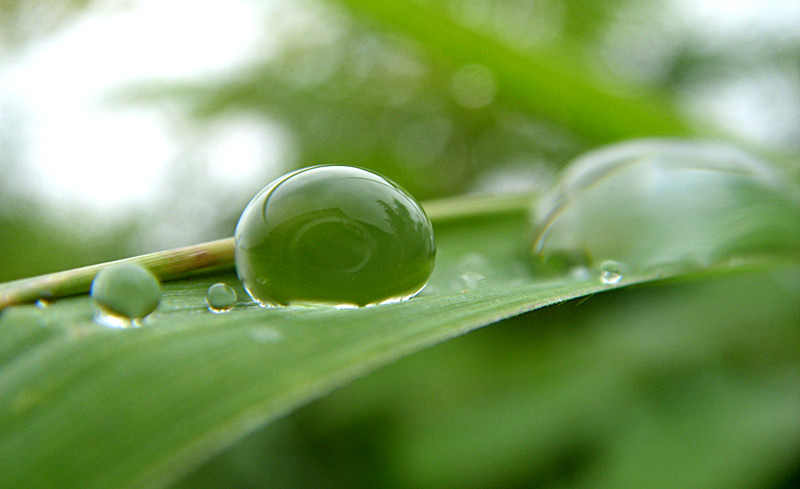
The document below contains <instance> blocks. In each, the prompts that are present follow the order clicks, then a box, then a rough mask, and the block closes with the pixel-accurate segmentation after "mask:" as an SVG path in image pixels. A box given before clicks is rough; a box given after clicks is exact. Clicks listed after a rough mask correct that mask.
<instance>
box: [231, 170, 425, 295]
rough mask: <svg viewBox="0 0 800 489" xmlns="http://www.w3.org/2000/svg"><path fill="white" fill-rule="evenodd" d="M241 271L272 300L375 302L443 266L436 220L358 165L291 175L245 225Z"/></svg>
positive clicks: (255, 204)
mask: <svg viewBox="0 0 800 489" xmlns="http://www.w3.org/2000/svg"><path fill="white" fill-rule="evenodd" d="M235 239H236V252H235V260H236V271H237V273H238V275H239V278H240V279H241V280H242V282H243V284H244V286H245V289H246V290H247V292H248V293H249V294H250V296H251V297H252V298H253V299H254V300H256V301H258V302H260V303H262V304H270V305H278V304H284V305H285V304H329V305H358V306H363V305H369V304H378V303H385V302H394V301H399V300H403V299H407V298H409V297H412V296H413V295H415V294H416V293H417V292H419V291H420V290H421V289H422V287H424V286H425V283H426V282H427V281H428V277H429V276H430V274H431V271H432V270H433V262H434V257H435V246H434V242H433V229H432V226H431V223H430V220H429V219H428V217H427V216H426V215H425V212H424V211H423V210H422V208H421V207H420V206H419V204H418V203H417V202H416V200H414V198H413V197H411V196H410V195H409V194H408V193H407V192H406V191H405V190H403V189H402V188H400V187H399V186H398V185H397V184H395V183H393V182H392V181H390V180H388V179H386V178H385V177H382V176H380V175H377V174H375V173H373V172H370V171H368V170H364V169H361V168H354V167H349V166H334V165H323V166H314V167H310V168H305V169H302V170H298V171H296V172H293V173H289V174H287V175H285V176H283V177H280V178H278V179H277V180H275V181H274V182H272V183H271V184H270V185H268V186H267V187H265V188H264V189H263V190H262V191H261V192H259V193H258V195H256V196H255V198H253V200H252V201H251V202H250V204H248V206H247V208H246V209H245V210H244V212H243V213H242V216H241V218H240V219H239V223H238V224H237V226H236V232H235Z"/></svg>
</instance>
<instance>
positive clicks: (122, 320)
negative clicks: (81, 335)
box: [90, 263, 161, 328]
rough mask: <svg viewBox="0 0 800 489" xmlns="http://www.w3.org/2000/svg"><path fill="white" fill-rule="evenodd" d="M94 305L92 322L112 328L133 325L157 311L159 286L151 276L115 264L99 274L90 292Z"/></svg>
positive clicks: (136, 267)
mask: <svg viewBox="0 0 800 489" xmlns="http://www.w3.org/2000/svg"><path fill="white" fill-rule="evenodd" d="M90 294H91V296H92V299H94V303H95V305H96V309H97V313H96V314H95V318H96V321H97V322H98V323H99V324H101V325H103V326H108V327H113V328H124V327H130V326H138V324H134V321H135V320H139V319H141V318H144V317H145V316H147V315H149V314H150V313H152V312H153V311H155V310H156V307H158V303H159V302H160V300H161V286H160V284H159V282H158V279H157V278H156V277H155V275H153V274H152V272H150V271H149V270H147V269H146V268H144V267H142V266H139V265H136V264H133V263H119V264H116V265H110V266H108V267H106V268H104V269H103V270H101V271H100V272H99V273H98V274H97V275H96V276H95V278H94V280H93V281H92V288H91V292H90Z"/></svg>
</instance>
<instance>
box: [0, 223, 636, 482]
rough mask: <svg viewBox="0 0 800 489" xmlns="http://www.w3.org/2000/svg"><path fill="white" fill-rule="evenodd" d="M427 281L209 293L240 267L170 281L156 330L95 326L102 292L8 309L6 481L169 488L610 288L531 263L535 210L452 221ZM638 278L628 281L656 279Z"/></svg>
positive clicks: (0, 372) (3, 426)
mask: <svg viewBox="0 0 800 489" xmlns="http://www.w3.org/2000/svg"><path fill="white" fill-rule="evenodd" d="M436 232H437V241H438V245H439V256H438V261H437V269H436V271H435V273H434V277H433V278H432V280H431V282H430V284H429V287H428V290H426V291H425V292H423V294H422V295H421V296H419V297H418V298H415V299H413V300H411V301H409V302H406V303H399V304H393V305H386V306H378V307H371V308H365V309H357V310H338V309H330V308H303V307H284V308H271V309H263V308H260V307H256V306H254V305H253V304H252V303H249V302H246V301H244V300H240V302H239V304H238V305H237V307H236V308H235V310H234V311H232V312H230V313H226V314H214V313H211V312H209V311H208V310H207V309H206V305H205V302H204V297H205V292H206V289H207V287H208V286H209V285H210V284H212V283H214V282H216V281H220V280H223V281H227V282H228V283H230V284H237V285H236V286H237V288H238V293H239V296H240V297H245V295H244V291H243V290H242V288H241V286H239V285H238V281H237V280H236V278H235V276H234V275H233V274H232V273H226V274H223V275H212V276H204V277H200V278H195V279H191V280H183V281H177V282H173V283H169V284H167V285H166V286H165V293H164V297H163V301H162V304H161V306H160V307H159V310H158V311H157V312H156V313H155V314H154V315H153V316H152V318H150V320H148V321H147V323H146V324H145V325H144V326H143V327H141V328H132V329H119V330H114V329H107V328H104V327H101V326H99V325H97V324H96V323H95V322H94V321H93V314H94V312H93V308H92V304H91V301H90V299H89V298H88V297H87V296H81V297H75V298H70V299H64V300H61V301H57V302H56V303H54V304H52V305H50V306H49V307H47V308H44V309H43V308H39V307H36V306H32V305H31V306H16V307H11V308H8V309H6V310H5V311H3V313H2V316H1V317H0V379H2V382H0V399H2V400H3V402H2V404H0V460H3V463H2V464H0V480H2V481H3V482H4V484H5V485H7V486H9V487H37V488H45V487H54V488H55V487H59V488H63V487H86V488H93V487H97V488H101V487H102V488H106V487H153V486H162V485H164V484H166V483H168V482H169V481H171V480H174V479H175V478H176V477H177V476H179V475H180V474H183V473H184V472H186V471H188V470H189V469H191V468H192V467H194V466H196V465H197V464H198V463H199V462H200V461H202V460H204V459H206V458H208V457H209V456H210V455H211V454H213V453H215V452H217V451H219V450H220V449H221V448H222V447H225V446H227V445H229V444H231V443H232V442H233V441H235V440H236V439H238V438H239V437H241V436H242V435H243V434H245V433H247V432H249V431H252V430H253V429H255V428H256V427H258V426H260V425H262V424H264V423H266V422H268V421H269V420H271V419H274V418H275V417H277V416H280V415H281V414H283V413H286V412H287V411H289V410H291V409H293V408H295V407H297V406H298V405H301V404H303V403H306V402H308V401H309V400H311V399H314V398H317V397H319V396H321V395H323V394H325V393H327V392H329V391H330V390H332V389H334V388H336V387H338V386H341V385H343V384H345V383H346V382H348V381H350V380H352V379H353V378H356V377H358V376H361V375H364V374H366V373H367V372H370V371H371V370H374V369H376V368H378V367H380V366H382V365H385V364H387V363H389V362H391V361H393V360H395V359H397V358H400V357H402V356H404V355H407V354H409V353H412V352H414V351H417V350H419V349H422V348H424V347H427V346H430V345H433V344H435V343H437V342H440V341H443V340H445V339H447V338H450V337H453V336H456V335H459V334H463V333H465V332H467V331H470V330H472V329H475V328H478V327H480V326H484V325H487V324H490V323H492V322H495V321H498V320H500V319H503V318H507V317H509V316H513V315H516V314H520V313H522V312H525V311H530V310H532V309H535V308H538V307H542V306H545V305H548V304H552V303H555V302H559V301H563V300H567V299H570V298H574V297H580V296H584V295H587V294H591V293H594V292H598V291H601V290H604V289H607V288H609V287H608V286H606V285H603V284H601V283H600V282H599V280H596V279H595V278H594V277H590V278H588V279H587V278H583V279H578V278H565V279H559V280H549V279H543V278H541V277H536V276H534V275H533V274H532V273H531V271H530V269H529V266H528V232H529V231H528V224H527V215H526V213H525V212H524V211H523V210H522V209H520V208H518V207H517V208H516V209H511V210H508V209H506V210H500V211H496V212H494V213H489V214H487V215H485V216H482V217H481V216H476V217H472V218H453V219H450V220H447V219H442V220H439V221H438V225H437V227H436ZM643 279H644V277H630V278H628V279H626V280H625V283H627V284H630V283H634V282H637V281H641V280H643Z"/></svg>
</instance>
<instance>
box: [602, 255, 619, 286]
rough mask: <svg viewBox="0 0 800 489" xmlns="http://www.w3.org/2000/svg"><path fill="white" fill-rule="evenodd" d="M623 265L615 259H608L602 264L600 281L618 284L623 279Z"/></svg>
mask: <svg viewBox="0 0 800 489" xmlns="http://www.w3.org/2000/svg"><path fill="white" fill-rule="evenodd" d="M622 269H623V267H622V265H621V264H620V263H618V262H615V261H614V260H606V261H604V262H603V263H601V264H600V281H601V282H603V283H604V284H607V285H614V284H618V283H619V282H620V280H622V272H623V270H622Z"/></svg>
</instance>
